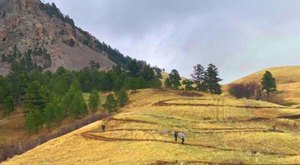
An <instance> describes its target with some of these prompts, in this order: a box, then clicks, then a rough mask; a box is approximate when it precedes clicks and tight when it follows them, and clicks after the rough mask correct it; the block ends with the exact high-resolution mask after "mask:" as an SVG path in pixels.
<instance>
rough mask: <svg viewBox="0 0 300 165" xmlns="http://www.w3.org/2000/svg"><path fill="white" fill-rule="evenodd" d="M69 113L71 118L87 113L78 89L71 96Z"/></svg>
mask: <svg viewBox="0 0 300 165" xmlns="http://www.w3.org/2000/svg"><path fill="white" fill-rule="evenodd" d="M70 114H71V116H73V118H81V117H82V116H84V115H85V114H87V105H86V103H85V101H84V99H83V96H82V93H81V92H80V91H77V92H76V93H75V95H74V97H73V101H72V102H71V105H70Z"/></svg>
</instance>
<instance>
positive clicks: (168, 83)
mask: <svg viewBox="0 0 300 165" xmlns="http://www.w3.org/2000/svg"><path fill="white" fill-rule="evenodd" d="M165 87H166V88H171V87H172V84H171V81H170V79H169V77H168V78H166V80H165Z"/></svg>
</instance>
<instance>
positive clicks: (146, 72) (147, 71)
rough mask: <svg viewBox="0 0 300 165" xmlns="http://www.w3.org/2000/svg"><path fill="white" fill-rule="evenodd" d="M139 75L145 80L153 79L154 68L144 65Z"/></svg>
mask: <svg viewBox="0 0 300 165" xmlns="http://www.w3.org/2000/svg"><path fill="white" fill-rule="evenodd" d="M140 74H141V76H142V77H143V79H144V80H146V81H147V82H149V81H151V80H153V79H154V78H155V72H154V70H153V69H152V68H151V67H150V66H148V65H146V66H145V67H144V68H143V69H142V70H141V73H140Z"/></svg>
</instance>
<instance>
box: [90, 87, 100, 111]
mask: <svg viewBox="0 0 300 165" xmlns="http://www.w3.org/2000/svg"><path fill="white" fill-rule="evenodd" d="M99 102H100V101H99V93H98V91H97V90H93V91H92V92H91V93H90V97H89V108H90V110H91V111H92V112H93V113H95V112H96V111H97V110H98V107H99Z"/></svg>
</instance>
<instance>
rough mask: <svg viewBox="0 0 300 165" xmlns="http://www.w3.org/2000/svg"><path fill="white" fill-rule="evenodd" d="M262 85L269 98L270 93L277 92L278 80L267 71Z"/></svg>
mask: <svg viewBox="0 0 300 165" xmlns="http://www.w3.org/2000/svg"><path fill="white" fill-rule="evenodd" d="M261 85H262V90H264V91H266V93H267V96H268V97H269V95H270V93H274V92H276V91H277V89H276V80H275V78H274V77H273V75H272V73H271V72H269V71H266V72H265V74H264V75H263V78H262V81H261Z"/></svg>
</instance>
